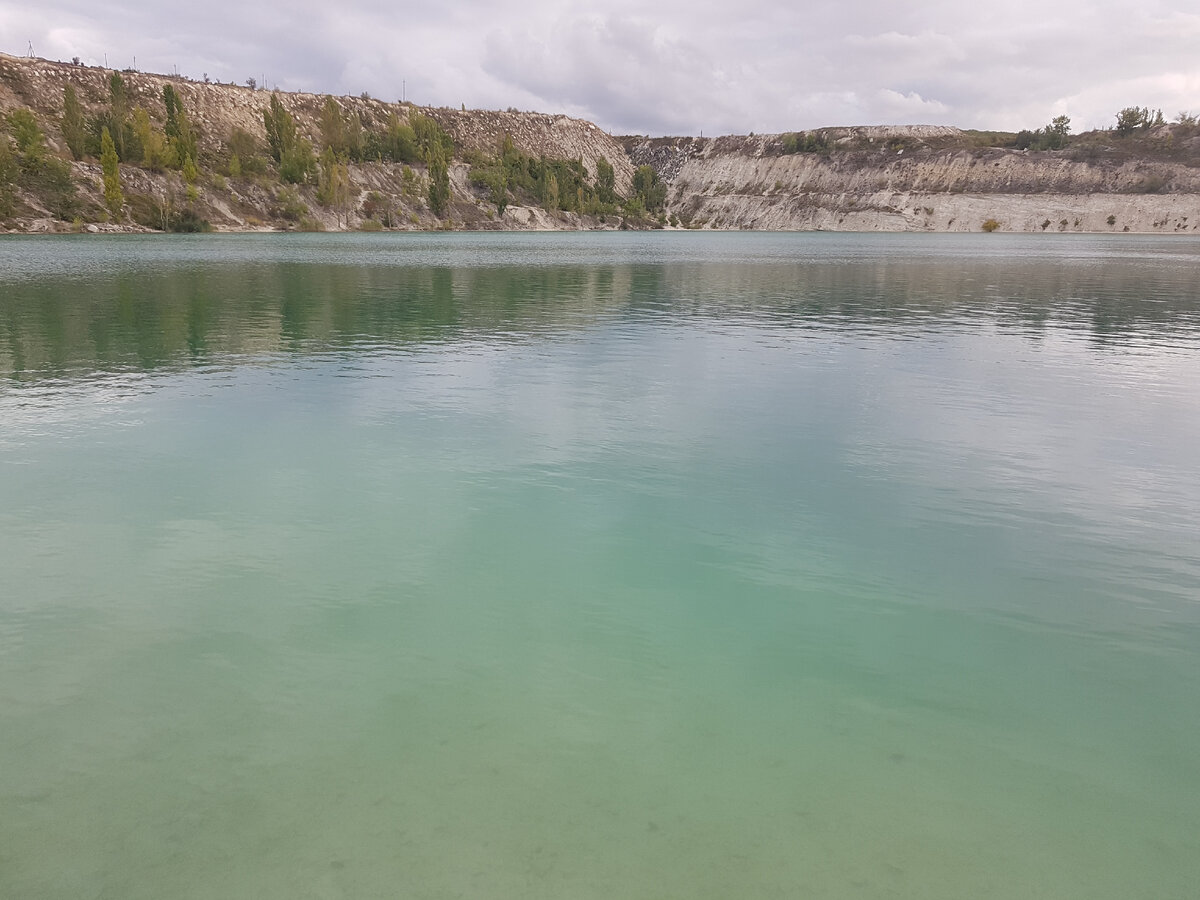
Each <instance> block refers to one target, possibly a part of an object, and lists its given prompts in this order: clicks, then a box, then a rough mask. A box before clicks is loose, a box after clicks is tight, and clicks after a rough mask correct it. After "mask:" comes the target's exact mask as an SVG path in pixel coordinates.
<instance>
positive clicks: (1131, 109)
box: [1117, 106, 1164, 135]
mask: <svg viewBox="0 0 1200 900" xmlns="http://www.w3.org/2000/svg"><path fill="white" fill-rule="evenodd" d="M1162 124H1164V119H1163V114H1162V110H1161V109H1159V110H1154V111H1153V112H1152V111H1151V110H1150V107H1148V106H1141V107H1138V106H1127V107H1125V108H1124V109H1123V110H1121V111H1120V112H1119V113H1117V134H1121V135H1128V134H1133V132H1135V131H1138V130H1141V131H1145V130H1146V129H1147V128H1153V127H1154V126H1156V125H1162Z"/></svg>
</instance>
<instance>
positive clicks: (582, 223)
mask: <svg viewBox="0 0 1200 900" xmlns="http://www.w3.org/2000/svg"><path fill="white" fill-rule="evenodd" d="M68 94H71V95H73V97H74V98H76V100H77V102H78V107H79V113H78V120H77V121H76V123H75V125H74V126H72V124H71V122H70V121H69V119H70V117H69V116H67V117H65V103H66V99H65V98H66V96H67V95H68ZM172 97H173V98H177V99H175V100H172V99H170V98H172ZM173 104H177V106H178V112H176V111H175V110H174V109H173ZM264 113H266V115H264ZM272 116H274V119H272ZM31 122H32V123H33V124H32V125H31V124H30V123H31ZM181 122H182V123H183V124H182V128H183V129H184V132H185V134H184V135H183V136H182V137H180V134H179V131H180V128H181V124H180V123H181ZM285 126H286V127H285ZM73 128H74V130H72V129H73ZM31 129H36V131H37V134H36V135H34V134H33V132H32V131H31ZM106 129H108V130H110V131H112V132H115V133H116V136H117V141H116V143H117V146H118V147H119V148H120V149H119V162H118V161H116V160H114V161H113V162H112V163H111V165H112V167H113V171H115V172H116V180H117V181H118V182H119V188H120V191H119V196H118V194H117V193H114V192H112V190H111V187H112V179H113V176H112V175H109V177H108V179H107V180H106V174H105V166H104V162H103V160H102V156H103V153H102V150H103V140H102V135H101V132H102V131H104V130H106ZM289 129H290V130H289ZM76 132H78V133H76ZM285 138H286V140H287V141H290V143H288V144H287V146H284V145H283V144H281V143H280V142H281V141H283V140H284V139H285ZM39 141H40V142H41V143H40V144H39V143H38V142H39ZM189 141H190V143H189ZM0 143H2V144H3V146H2V147H0V227H2V228H4V229H5V230H9V231H35V232H36V231H70V230H91V231H118V230H193V229H209V228H211V229H214V230H275V229H295V228H305V229H314V230H315V229H330V230H348V229H367V230H379V229H397V230H402V229H407V230H417V229H420V230H430V229H444V228H458V229H462V228H469V229H494V230H500V229H510V230H519V229H575V228H616V227H636V228H647V227H666V228H703V229H776V230H789V229H797V230H818V229H820V230H838V231H979V230H981V229H984V230H996V231H1026V232H1029V231H1044V232H1064V231H1089V232H1148V233H1157V234H1165V233H1174V234H1178V233H1185V232H1188V233H1191V232H1195V231H1196V229H1197V228H1198V227H1200V129H1197V127H1196V126H1195V125H1190V126H1189V125H1158V126H1156V127H1153V128H1149V127H1148V128H1146V129H1145V130H1144V131H1142V132H1140V133H1139V134H1137V135H1134V136H1132V137H1130V136H1119V135H1115V134H1113V133H1110V132H1092V133H1089V134H1087V135H1080V136H1075V137H1073V138H1072V139H1071V141H1070V142H1069V143H1068V144H1067V145H1066V146H1065V147H1062V148H1060V149H1056V150H1031V149H1016V148H1015V147H1013V146H1008V145H1006V143H1011V142H1009V141H1007V139H1005V138H1003V136H1001V137H997V136H996V135H988V134H980V133H978V132H965V131H960V130H959V129H956V128H951V127H947V126H873V127H854V128H827V129H820V130H816V131H809V132H796V133H791V134H776V135H748V136H726V137H718V138H697V137H671V138H665V137H664V138H650V137H638V136H632V137H614V136H612V135H610V134H608V133H607V132H605V131H604V130H603V129H601V128H599V127H598V126H597V125H595V124H593V123H591V122H587V121H584V120H581V119H575V118H571V117H568V116H562V115H553V114H545V113H534V112H518V111H516V110H511V109H510V110H508V111H490V110H465V109H457V110H455V109H445V108H430V107H418V106H415V105H413V104H411V103H398V102H387V101H384V100H381V99H376V98H372V97H370V96H367V95H365V94H364V95H361V96H357V97H350V96H343V97H332V98H331V97H329V96H326V95H320V94H308V93H284V92H269V91H265V90H262V89H258V88H257V86H253V87H252V86H244V85H233V84H218V83H209V82H207V81H195V80H189V79H186V78H183V77H179V76H164V75H154V74H149V73H143V72H136V71H123V72H119V73H116V72H114V71H113V70H110V69H103V68H96V67H87V66H81V65H76V64H70V63H61V62H51V61H48V60H41V59H32V58H17V57H11V56H6V55H3V54H0ZM160 145H161V146H160ZM39 146H40V147H41V148H42V149H38V148H39ZM156 148H157V149H156ZM185 148H187V149H185ZM156 154H158V155H156ZM289 154H290V155H289ZM193 156H194V158H192V157H193ZM6 160H7V162H6ZM297 160H298V162H297ZM289 166H290V168H289ZM106 188H109V190H108V191H106Z"/></svg>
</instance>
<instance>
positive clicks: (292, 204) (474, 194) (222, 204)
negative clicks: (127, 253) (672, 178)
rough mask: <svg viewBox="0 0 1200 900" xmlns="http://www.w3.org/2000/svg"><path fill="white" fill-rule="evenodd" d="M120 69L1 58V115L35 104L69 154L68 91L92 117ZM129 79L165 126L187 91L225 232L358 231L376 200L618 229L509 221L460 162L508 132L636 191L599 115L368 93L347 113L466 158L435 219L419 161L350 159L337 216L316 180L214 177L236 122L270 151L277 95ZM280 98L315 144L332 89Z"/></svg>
mask: <svg viewBox="0 0 1200 900" xmlns="http://www.w3.org/2000/svg"><path fill="white" fill-rule="evenodd" d="M112 71H113V70H111V69H102V68H95V67H88V66H76V65H72V64H68V63H60V62H51V61H48V60H42V59H30V58H19V57H12V56H7V55H4V54H0V115H3V114H8V113H10V112H12V111H13V110H15V109H22V108H25V109H29V110H31V111H33V113H34V114H35V116H36V117H37V119H38V122H39V124H40V125H41V127H42V129H43V131H44V132H45V134H46V137H47V141H48V144H49V146H50V148H51V150H52V151H53V152H54V153H55V154H57V155H60V156H64V157H67V156H69V155H68V154H67V149H66V143H65V141H64V139H63V135H62V130H61V120H62V114H63V90H64V88H65V87H66V85H68V84H69V85H72V86H73V87H74V89H75V91H76V94H77V96H78V98H79V100H80V103H81V104H82V106H83V108H84V113H85V114H87V115H94V114H96V113H98V112H100V111H102V110H104V109H105V108H106V106H107V105H108V103H109V86H108V79H109V77H110V76H111V74H112ZM121 74H122V78H123V79H124V81H125V84H126V88H127V92H128V96H129V105H130V107H131V108H134V107H138V106H140V107H143V108H145V109H146V110H147V112H149V114H150V117H151V119H152V120H153V121H154V122H155V124H156V125H157V126H158V127H161V125H162V123H163V121H164V119H165V117H166V109H165V107H164V105H163V99H162V89H163V85H165V84H171V85H172V86H173V87H174V88H175V90H176V91H177V92H178V93H179V95H180V97H181V98H182V100H183V106H184V109H185V111H186V112H187V114H188V116H189V118H190V120H191V123H192V125H193V126H194V127H195V129H196V132H197V134H198V137H199V149H200V153H201V156H202V157H203V158H205V161H206V162H207V163H208V165H207V166H206V167H202V168H207V170H208V171H209V172H210V177H208V178H206V179H204V183H203V184H202V185H201V189H200V197H199V198H198V200H197V201H196V205H197V211H198V215H200V216H201V217H203V218H204V219H207V220H208V221H210V222H211V223H212V225H213V226H214V227H216V228H217V229H254V228H270V227H289V226H290V225H293V224H294V222H295V220H296V219H297V218H298V217H300V216H303V217H304V218H305V219H307V220H309V221H311V222H315V223H320V225H321V226H323V227H325V228H328V229H346V228H357V227H359V226H360V225H361V224H362V223H363V222H364V221H366V220H367V219H368V218H369V216H370V215H371V214H372V213H373V212H374V211H375V207H381V208H386V209H387V210H388V212H389V214H390V215H389V220H390V221H393V222H395V223H396V225H395V227H399V228H409V229H430V228H441V227H446V226H447V225H451V226H453V227H460V228H461V227H468V228H484V229H503V228H514V229H559V228H585V227H615V226H616V225H617V224H619V218H618V219H613V218H612V217H609V218H608V221H605V222H601V221H599V220H598V219H597V218H595V217H586V216H580V215H576V214H573V213H567V212H563V211H561V210H560V211H556V212H549V211H547V210H545V209H541V208H537V207H528V208H526V207H519V206H510V207H509V208H508V210H507V211H506V212H505V213H504V215H503V216H500V215H498V214H497V210H496V207H495V205H494V204H492V203H490V202H489V201H488V199H487V198H486V194H485V192H484V191H482V190H480V189H478V188H475V187H473V186H472V185H471V183H470V180H469V178H468V172H469V166H468V165H467V164H466V163H465V162H464V161H463V159H462V157H463V156H464V155H467V154H469V153H472V152H474V153H476V154H480V153H482V154H493V153H495V152H496V150H497V148H498V147H499V146H500V144H501V142H502V141H503V139H504V138H505V136H508V137H509V138H511V140H512V142H513V144H514V146H515V147H516V148H517V149H519V150H522V151H524V152H525V153H527V154H529V155H530V156H534V157H541V156H545V157H548V158H557V159H577V160H580V161H582V163H583V165H584V167H585V169H586V170H587V172H588V173H589V175H590V176H591V177H593V178H594V177H595V174H596V165H597V162H598V160H599V159H600V158H601V157H603V158H605V159H607V160H608V162H609V163H610V164H611V165H612V166H613V168H614V176H615V182H616V189H617V191H618V193H622V194H623V193H627V192H628V190H629V187H630V183H631V179H632V175H633V166H632V164H631V162H630V160H629V157H628V155H627V154H626V153H625V149H624V147H623V146H622V144H621V143H619V142H618V141H617V140H615V139H614V138H612V137H611V136H610V135H608V134H607V133H605V132H604V131H603V130H602V129H600V128H598V127H597V126H596V125H594V124H592V123H591V122H585V121H582V120H580V119H572V118H570V117H567V116H556V115H544V114H540V113H528V112H515V111H509V112H496V111H486V110H471V111H462V110H451V109H439V108H426V107H417V106H414V105H412V104H404V103H388V102H385V101H383V100H377V99H373V98H371V97H368V96H365V95H364V96H360V97H337V98H335V99H336V100H337V102H338V104H339V105H340V106H341V108H342V109H343V110H344V111H345V113H347V114H348V115H352V116H355V117H357V119H358V120H359V121H360V122H361V123H362V125H363V127H364V128H367V129H378V130H382V129H385V128H386V127H387V125H388V123H389V121H390V120H391V118H392V117H393V116H396V117H397V118H398V119H399V120H400V121H401V122H405V121H408V120H409V119H410V118H411V117H412V116H413V115H414V114H417V113H420V114H423V115H426V116H429V117H430V118H432V119H434V120H436V121H437V122H438V123H439V124H440V125H441V126H442V127H443V128H444V129H445V130H446V131H447V132H448V133H449V135H450V136H451V137H452V138H453V139H454V142H455V148H456V155H457V158H456V159H455V160H452V161H451V163H450V170H451V172H450V174H451V201H450V204H449V209H448V213H447V215H446V216H443V217H437V216H434V215H433V214H432V212H431V211H430V209H429V205H428V203H427V202H426V191H425V184H424V183H423V179H424V178H425V177H426V172H425V167H424V166H422V165H419V164H413V165H412V166H411V167H410V168H411V169H412V170H413V174H414V175H415V176H416V179H417V181H416V182H414V181H413V180H411V178H410V180H409V181H407V182H406V180H405V177H404V168H405V167H404V166H402V165H400V164H391V163H362V164H355V165H352V166H351V167H350V180H351V185H352V191H353V193H354V194H355V195H356V198H357V199H356V201H355V203H354V207H353V209H351V210H350V211H349V212H348V214H346V215H339V214H334V213H331V212H330V211H329V210H327V209H324V208H323V207H322V206H321V205H320V204H318V203H317V202H315V196H314V195H315V191H314V189H313V188H312V187H303V186H301V187H299V188H296V189H292V188H290V187H286V186H281V185H279V184H277V183H275V184H272V183H270V181H269V180H267V179H262V178H252V177H245V178H231V177H228V176H222V177H221V178H214V177H211V175H212V174H219V173H220V172H219V170H220V168H221V163H222V161H223V160H224V159H226V158H227V157H228V148H227V142H228V140H229V137H230V135H231V134H232V133H233V131H234V129H241V130H243V131H245V132H248V133H249V134H251V135H253V136H254V137H255V138H256V139H257V140H258V141H259V143H260V145H261V148H262V150H263V152H264V153H265V151H266V133H265V128H264V124H263V115H262V112H263V109H264V108H265V107H267V105H268V103H269V102H270V97H271V94H270V92H268V91H265V90H252V89H250V88H249V87H245V86H242V85H235V84H216V83H207V82H197V81H192V80H188V79H186V78H180V77H171V76H164V75H154V74H148V73H144V72H133V71H124V72H122V73H121ZM278 97H279V99H280V101H281V102H282V103H283V105H284V107H285V108H286V109H287V110H288V112H289V113H291V115H292V116H293V117H294V119H295V121H296V125H297V131H298V133H299V134H300V136H302V137H306V138H308V139H309V140H310V141H312V142H313V143H314V144H317V143H318V140H319V137H320V126H319V120H320V113H321V107H322V105H323V104H324V103H325V100H326V96H325V95H323V94H306V93H280V94H278ZM73 168H74V172H75V175H76V180H77V182H78V184H79V188H80V192H81V201H82V203H81V206H82V208H83V209H84V211H85V215H84V219H85V220H87V219H89V218H90V217H89V216H88V215H87V214H86V213H87V211H91V212H93V213H94V214H95V215H97V216H98V215H99V208H100V207H101V206H102V202H101V187H100V170H99V166H97V165H96V164H95V163H94V162H76V163H74V164H73ZM121 173H122V180H123V182H124V183H125V185H126V193H127V194H130V193H132V194H133V195H135V196H137V195H144V196H147V197H151V198H165V197H170V196H182V194H183V191H184V187H183V184H182V182H181V180H180V178H179V176H178V175H177V174H175V173H172V172H158V173H155V172H150V171H146V170H144V169H141V168H138V167H134V166H124V165H123V166H122V168H121ZM372 195H374V196H372ZM24 199H25V200H26V201H29V203H31V204H32V206H29V204H27V208H26V209H25V210H24V212H25V215H24V216H18V218H17V221H16V222H15V223H14V224H15V225H16V227H17V229H18V230H62V229H64V228H66V227H67V225H66V224H64V223H61V222H56V221H55V220H54V217H53V215H52V214H51V211H50V210H47V209H39V208H37V204H36V199H35V198H30V197H26V198H24ZM301 207H302V209H301ZM99 227H100V228H101V229H102V230H109V227H110V226H107V225H103V224H102V225H100V226H99ZM113 227H115V226H113Z"/></svg>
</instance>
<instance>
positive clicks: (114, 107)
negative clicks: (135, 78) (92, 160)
mask: <svg viewBox="0 0 1200 900" xmlns="http://www.w3.org/2000/svg"><path fill="white" fill-rule="evenodd" d="M108 108H109V121H108V126H107V127H108V129H109V140H111V141H112V142H113V146H114V148H115V149H116V151H117V156H118V157H119V158H120V159H125V158H126V156H125V153H126V143H127V142H126V140H125V137H126V135H125V131H126V127H127V125H128V124H129V88H128V87H126V85H125V79H124V78H122V77H121V73H120V72H113V73H112V75H110V76H109V78H108ZM101 141H103V138H102V139H101ZM100 152H101V153H103V152H104V147H103V143H101V148H100Z"/></svg>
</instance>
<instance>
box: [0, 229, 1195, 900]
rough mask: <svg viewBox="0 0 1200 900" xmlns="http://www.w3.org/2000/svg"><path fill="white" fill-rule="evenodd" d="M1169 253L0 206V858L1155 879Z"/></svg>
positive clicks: (643, 890) (1092, 893)
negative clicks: (368, 224) (318, 228)
mask: <svg viewBox="0 0 1200 900" xmlns="http://www.w3.org/2000/svg"><path fill="white" fill-rule="evenodd" d="M1198 269H1200V243H1198V242H1196V241H1194V240H1190V239H1187V240H1165V239H1158V238H1141V237H1115V236H1112V237H1080V236H1067V235H1060V236H1050V235H1037V236H1015V235H1014V236H1008V235H890V236H885V235H844V234H843V235H827V234H719V235H714V234H690V233H688V234H661V233H660V234H655V233H651V234H627V233H608V234H552V235H522V234H477V235H463V234H450V235H442V234H438V235H399V234H383V235H263V236H249V235H239V236H199V237H176V236H153V237H120V238H103V237H101V238H96V237H93V238H86V239H84V238H57V239H49V238H13V239H4V240H0V896H4V897H10V896H11V897H14V898H16V897H20V898H80V897H96V898H100V897H106V898H107V897H120V898H162V897H172V898H209V897H260V898H272V897H279V898H284V897H287V898H296V897H313V898H339V897H346V898H362V897H413V898H450V897H489V898H518V897H519V898H538V897H544V898H564V897H570V898H610V897H625V898H646V900H651V898H654V900H657V898H666V897H679V898H684V897H686V898H709V897H711V898H728V897H740V898H769V897H813V898H875V897H878V898H885V897H886V898H922V900H928V898H962V897H1002V898H1008V897H1012V898H1026V897H1046V898H1089V900H1094V898H1114V900H1116V898H1121V900H1126V898H1131V897H1154V898H1192V897H1194V896H1195V890H1196V885H1197V884H1200V754H1198V753H1197V747H1200V540H1198V538H1197V535H1200V454H1198V453H1197V448H1198V447H1200V394H1197V391H1196V386H1197V385H1198V384H1200V295H1198V293H1197V290H1196V287H1195V272H1196V271H1197V270H1198Z"/></svg>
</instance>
